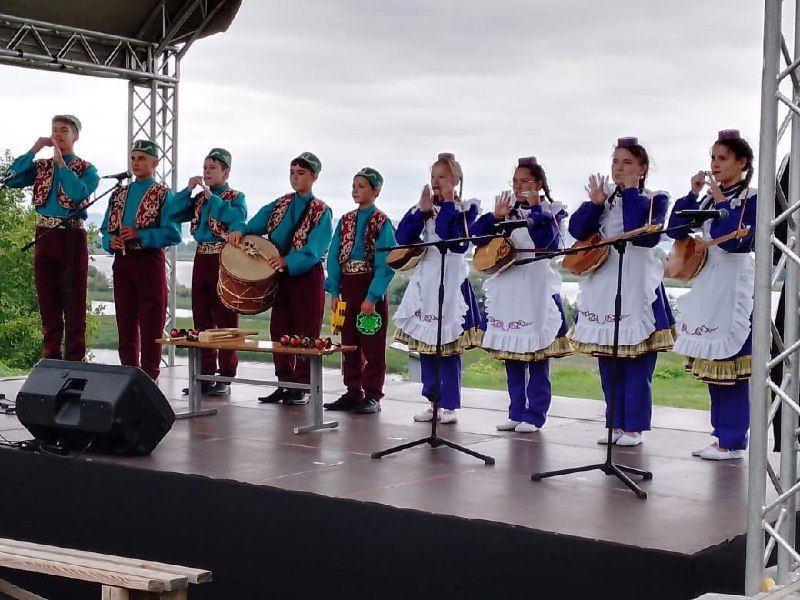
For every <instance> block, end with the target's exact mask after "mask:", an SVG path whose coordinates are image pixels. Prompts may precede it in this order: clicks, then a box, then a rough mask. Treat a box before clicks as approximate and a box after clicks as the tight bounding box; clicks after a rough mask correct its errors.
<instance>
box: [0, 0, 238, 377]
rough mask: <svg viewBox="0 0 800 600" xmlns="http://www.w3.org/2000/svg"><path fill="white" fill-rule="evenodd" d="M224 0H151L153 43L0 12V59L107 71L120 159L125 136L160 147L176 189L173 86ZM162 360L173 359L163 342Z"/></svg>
mask: <svg viewBox="0 0 800 600" xmlns="http://www.w3.org/2000/svg"><path fill="white" fill-rule="evenodd" d="M224 5H225V2H224V1H223V2H219V3H218V4H216V5H215V6H214V7H213V8H209V4H208V0H190V1H187V2H185V3H184V4H183V5H182V6H181V8H180V10H179V11H177V13H176V14H174V15H170V14H169V12H168V10H167V5H166V2H164V1H162V2H160V3H158V4H157V5H156V6H155V8H154V9H153V11H152V12H151V13H150V14H149V15H148V17H147V18H146V19H145V21H144V23H143V24H142V27H141V28H140V31H139V36H142V35H144V32H145V31H152V29H153V27H154V26H160V37H159V40H158V41H156V42H148V41H143V40H141V39H136V38H128V37H122V36H118V35H112V34H108V33H103V32H98V31H90V30H87V29H79V28H75V27H67V26H63V25H59V24H55V23H47V22H43V21H37V20H33V19H23V18H19V17H15V16H11V15H5V14H2V13H0V64H8V65H14V66H21V67H27V68H32V69H40V70H47V71H57V72H66V73H74V74H78V75H92V76H98V77H111V78H117V79H125V80H127V81H128V139H127V145H126V148H125V150H124V152H125V154H124V155H123V156H125V161H126V162H127V160H128V152H129V150H130V147H131V143H132V142H133V140H135V139H137V138H139V137H145V138H148V139H151V140H153V141H156V142H157V143H158V144H159V146H160V147H161V150H162V152H163V158H162V159H161V161H160V163H159V167H158V177H157V178H158V179H159V180H160V181H161V182H162V183H164V184H166V185H168V186H170V187H171V188H173V189H174V188H176V187H177V180H178V174H177V166H178V84H179V82H180V61H181V58H183V56H185V54H186V52H187V51H188V50H189V48H190V47H191V46H192V44H193V43H194V42H195V41H196V40H197V39H198V38H199V37H200V36H201V35H202V33H203V31H204V30H205V29H206V27H207V26H208V24H209V23H210V22H211V21H212V19H213V18H214V17H215V16H216V15H217V13H218V12H219V11H220V10H221V9H222V7H223V6H224ZM197 14H199V15H200V17H201V20H200V25H199V26H198V27H197V28H196V29H194V30H193V31H190V32H189V33H187V32H185V31H183V32H182V33H179V32H181V30H182V29H183V28H184V26H185V25H186V23H187V21H188V20H189V19H190V17H193V16H196V15H197ZM175 267H176V252H175V248H174V247H172V248H170V249H169V250H168V251H167V286H168V294H169V295H168V303H167V315H166V316H167V318H166V325H165V327H166V328H167V329H170V328H172V327H174V325H175V313H176V277H175V275H176V273H175ZM168 352H169V354H168V360H167V364H168V365H170V366H172V365H173V364H174V357H175V349H174V347H172V346H170V347H169V350H168Z"/></svg>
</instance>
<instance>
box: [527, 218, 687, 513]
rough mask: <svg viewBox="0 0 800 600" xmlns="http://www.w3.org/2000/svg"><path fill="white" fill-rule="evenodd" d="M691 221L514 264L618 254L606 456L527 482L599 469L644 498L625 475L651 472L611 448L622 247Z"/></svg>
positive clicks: (538, 475)
mask: <svg viewBox="0 0 800 600" xmlns="http://www.w3.org/2000/svg"><path fill="white" fill-rule="evenodd" d="M693 223H694V222H692V223H688V224H683V225H678V226H675V227H670V228H668V229H659V230H657V231H648V232H643V233H640V234H637V235H633V236H630V237H625V238H619V239H616V240H613V241H608V242H599V243H597V244H592V245H590V246H583V247H582V248H574V249H573V248H569V249H565V250H560V251H557V252H554V253H553V254H552V255H550V256H541V257H539V256H537V257H534V258H528V259H524V260H521V261H517V262H515V263H514V264H515V265H519V264H527V263H530V262H534V261H537V260H544V259H545V258H553V256H556V255H567V254H576V253H578V252H584V251H586V250H591V249H593V248H603V247H606V246H613V247H614V248H615V249H616V250H617V253H618V254H619V260H618V261H617V292H616V296H615V297H614V340H613V344H612V352H611V359H612V361H613V368H612V371H611V394H610V396H611V398H610V400H609V403H608V414H609V415H610V425H611V426H610V427H608V438H607V439H606V459H605V461H604V462H602V463H595V464H590V465H584V466H580V467H572V468H569V469H559V470H557V471H543V472H539V473H534V474H533V475H531V481H541V480H542V479H547V478H548V477H558V476H560V475H569V474H571V473H585V472H587V471H602V472H603V473H605V474H606V475H608V476H612V475H613V476H614V477H616V478H617V479H619V480H620V481H622V483H624V484H625V485H626V486H628V488H630V490H631V491H632V492H633V493H634V494H636V497H637V498H639V499H641V500H644V499H646V498H647V492H645V491H644V490H643V489H642V488H640V487H639V486H638V485H636V483H634V481H633V480H632V479H631V478H630V477H629V475H637V476H640V477H641V478H642V480H643V481H649V480H651V479H652V478H653V474H652V473H651V472H650V471H645V470H642V469H636V468H634V467H629V466H627V465H622V464H619V463H616V462H614V456H613V452H614V447H615V444H613V443H612V436H613V431H614V427H613V425H614V414H615V413H614V408H615V404H616V397H617V380H618V378H619V360H620V359H619V322H620V315H621V314H622V267H623V262H624V258H625V249H626V248H627V246H628V244H629V243H632V242H635V241H637V240H639V239H643V238H645V237H648V236H652V235H661V234H664V233H667V234H668V233H671V232H676V231H680V230H686V229H691V228H692V225H693Z"/></svg>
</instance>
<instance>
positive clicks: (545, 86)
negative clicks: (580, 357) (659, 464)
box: [0, 0, 762, 217]
mask: <svg viewBox="0 0 800 600" xmlns="http://www.w3.org/2000/svg"><path fill="white" fill-rule="evenodd" d="M761 11H762V7H761V5H760V4H759V3H756V2H751V1H748V0H707V1H705V2H690V1H689V0H675V1H671V2H641V1H633V0H608V1H605V2H592V1H578V0H566V1H562V2H557V3H556V2H544V1H543V0H535V1H530V0H529V1H527V2H522V1H519V2H517V1H493V2H489V1H488V0H486V1H469V0H466V1H460V2H456V1H451V0H447V1H440V2H436V3H430V2H428V1H425V0H404V1H402V2H400V1H395V0H388V1H384V2H381V3H376V2H373V1H366V0H356V1H327V2H323V1H319V0H314V1H312V0H303V1H288V0H285V1H277V2H270V3H261V2H244V3H243V4H242V8H241V11H240V13H239V15H238V16H237V18H236V20H235V21H234V23H233V25H232V26H231V28H230V30H229V31H228V32H227V33H225V34H222V35H217V36H213V37H211V38H208V39H205V40H201V41H199V42H197V44H196V45H195V46H194V47H193V48H192V49H191V50H190V52H189V53H188V54H187V57H186V59H185V61H184V63H183V65H182V83H181V92H180V103H181V105H180V123H181V134H180V149H181V159H180V163H179V174H180V182H181V185H183V182H184V181H185V180H187V179H188V178H189V176H190V175H193V174H195V173H196V172H197V171H198V169H199V166H200V164H201V162H202V158H203V156H204V153H205V152H206V151H207V149H208V148H211V147H213V146H217V145H221V146H224V147H227V148H229V149H230V150H231V151H232V152H233V155H234V173H233V178H232V183H233V185H234V186H236V187H238V188H239V189H242V190H243V191H245V193H246V194H247V197H248V203H249V205H250V208H251V213H254V212H255V210H256V209H257V208H258V206H260V205H262V204H264V203H265V202H268V201H270V200H271V199H274V198H275V197H277V196H278V195H280V194H281V193H283V192H284V191H285V190H286V189H288V184H287V172H288V164H289V161H290V159H291V158H292V157H293V156H296V155H297V154H298V153H299V152H301V151H303V150H306V149H308V150H312V151H313V152H315V153H317V154H318V155H319V156H320V157H321V158H322V161H323V163H324V168H323V173H322V176H321V178H320V180H319V183H318V185H317V188H316V191H317V193H318V194H319V195H320V197H322V198H324V199H326V200H329V201H330V202H331V204H332V205H333V208H334V212H335V213H337V214H341V213H342V212H344V211H345V210H348V209H349V208H351V206H352V202H351V200H350V198H349V189H350V182H351V178H352V175H353V174H354V173H355V172H356V171H357V170H358V169H359V168H361V167H362V166H364V165H371V166H374V167H375V168H378V169H379V170H380V171H381V172H382V173H383V174H384V176H385V177H386V186H385V190H384V193H383V194H382V195H381V199H380V202H381V204H382V205H383V207H384V208H385V209H386V210H387V211H388V212H389V213H390V214H391V215H392V216H394V217H397V216H400V215H401V214H402V213H403V212H404V210H405V209H406V208H407V207H408V206H409V205H410V204H411V203H413V202H414V201H415V200H416V199H417V198H418V195H419V190H420V188H421V187H422V185H423V184H424V183H425V181H426V178H427V170H428V167H429V165H430V163H431V162H432V160H433V159H434V158H435V156H436V153H437V152H440V151H452V152H455V153H456V155H457V157H458V158H459V160H460V161H461V163H462V165H463V166H464V170H465V190H466V193H467V194H468V195H469V196H478V197H481V198H483V199H485V200H490V199H491V198H493V196H494V195H495V194H496V193H497V192H499V191H500V190H501V189H503V188H505V187H507V183H506V182H507V181H508V179H509V177H510V175H511V171H512V168H513V165H514V164H515V160H516V158H517V157H518V156H523V155H529V154H535V155H536V156H538V157H539V160H540V161H541V162H542V163H543V164H544V165H545V166H546V168H547V170H548V177H549V179H550V183H551V187H552V189H553V192H554V195H555V196H557V197H558V198H560V199H562V200H564V201H566V202H567V203H568V204H569V205H570V206H572V207H573V208H574V207H575V206H577V204H578V203H579V202H580V201H581V200H582V199H583V195H584V194H583V184H584V182H585V179H586V177H587V176H588V174H589V173H591V172H596V171H603V172H605V171H607V170H608V168H609V156H610V152H611V148H612V145H613V143H614V140H615V139H616V138H617V137H619V136H622V135H638V136H639V137H640V138H641V139H642V140H643V141H644V142H645V143H646V144H647V146H648V148H649V149H650V151H651V154H652V155H653V157H654V159H655V162H656V167H655V168H654V169H653V172H652V177H651V187H653V188H659V189H667V190H669V191H670V192H671V193H672V195H673V197H677V196H678V195H681V194H683V193H684V192H685V191H686V188H687V185H688V179H689V176H690V175H691V173H694V172H696V171H697V170H698V169H699V168H703V167H704V166H705V165H706V164H707V160H708V158H707V156H708V148H709V146H710V144H711V142H712V141H713V139H714V137H715V135H716V132H717V130H719V129H722V128H727V127H737V128H739V129H741V130H742V131H743V133H744V134H745V135H746V136H748V137H749V138H750V140H751V142H753V143H754V144H755V142H757V136H758V117H759V93H760V69H761V21H762V13H761ZM0 74H2V78H3V82H4V94H3V97H2V98H0V111H2V113H3V114H4V115H13V119H11V120H10V121H9V119H4V120H3V123H2V124H0V134H2V135H0V139H2V144H8V145H9V146H10V147H11V149H12V150H13V151H15V152H18V151H20V150H24V149H25V148H26V147H28V146H29V145H30V144H31V143H32V141H33V139H34V138H35V137H36V136H37V135H39V133H38V132H39V130H40V129H41V127H42V124H44V126H46V125H47V124H48V119H49V116H50V115H51V114H52V113H55V112H62V111H64V110H66V108H69V109H70V111H74V112H75V113H76V114H79V115H82V118H84V121H85V122H86V123H87V127H86V129H85V135H84V139H83V140H82V141H81V151H82V152H83V154H84V155H85V156H86V157H87V158H88V159H89V160H92V161H94V162H96V163H98V164H99V165H100V166H101V167H102V168H101V170H103V171H106V172H116V171H118V170H120V168H121V166H122V164H124V161H125V159H126V151H125V148H124V145H125V132H126V121H125V119H126V117H125V114H126V109H127V98H126V87H125V84H124V82H120V81H104V80H97V79H89V78H82V77H68V76H61V75H52V74H49V73H47V74H43V73H36V72H33V71H28V70H22V69H15V68H10V67H0ZM87 119H88V121H87Z"/></svg>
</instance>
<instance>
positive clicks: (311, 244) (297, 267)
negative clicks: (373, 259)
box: [248, 208, 333, 275]
mask: <svg viewBox="0 0 800 600" xmlns="http://www.w3.org/2000/svg"><path fill="white" fill-rule="evenodd" d="M262 210H263V209H262ZM250 223H252V221H250ZM265 224H266V222H265ZM248 230H250V224H249V223H248ZM263 231H264V230H263V229H262V230H261V232H262V233H263ZM331 237H333V214H332V213H331V209H330V208H326V209H325V212H324V213H322V217H320V220H319V222H318V223H317V225H316V226H315V227H314V229H312V230H311V233H310V234H309V235H308V241H307V242H306V244H305V246H303V247H302V248H300V250H295V249H294V247H292V249H291V250H289V254H287V255H286V267H287V268H288V269H289V275H302V274H303V273H308V272H309V271H310V270H311V269H312V268H313V267H314V265H316V264H317V263H318V262H320V261H321V260H322V257H323V255H324V254H325V251H326V250H327V249H328V246H330V244H331Z"/></svg>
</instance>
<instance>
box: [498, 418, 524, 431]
mask: <svg viewBox="0 0 800 600" xmlns="http://www.w3.org/2000/svg"><path fill="white" fill-rule="evenodd" d="M520 423H521V421H514V420H513V419H508V420H507V421H503V422H502V423H500V424H499V425H498V426H497V431H514V428H515V427H516V426H517V425H519V424H520Z"/></svg>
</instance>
